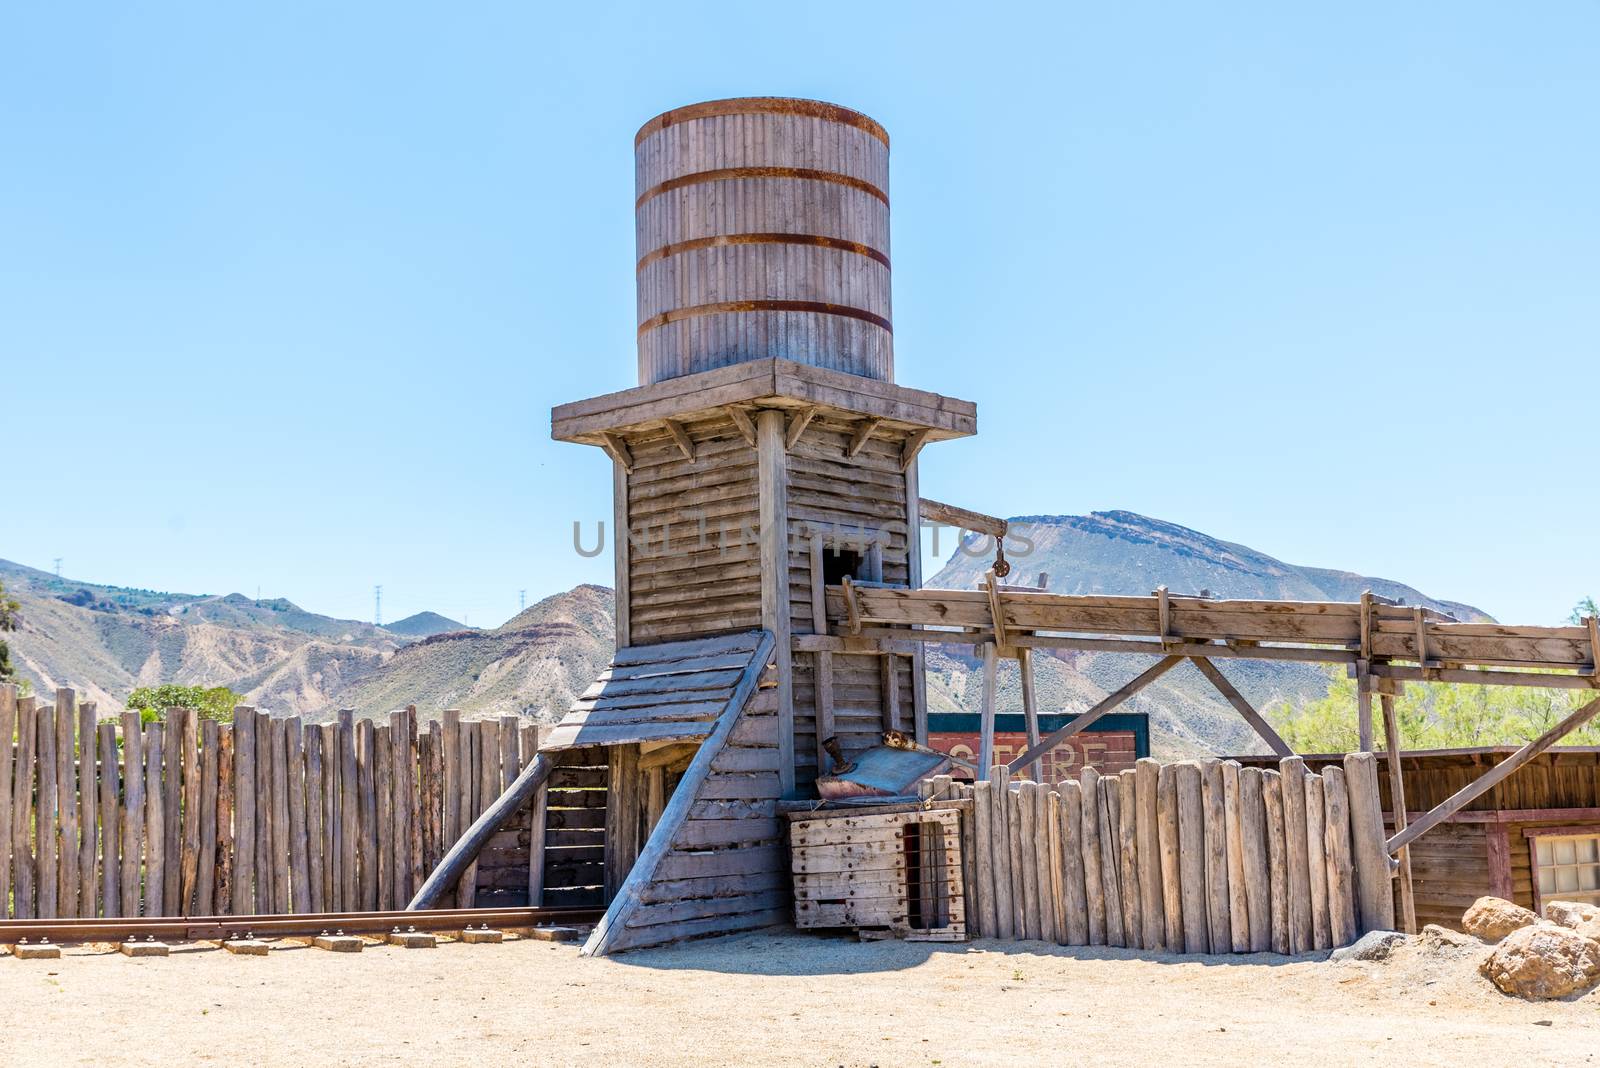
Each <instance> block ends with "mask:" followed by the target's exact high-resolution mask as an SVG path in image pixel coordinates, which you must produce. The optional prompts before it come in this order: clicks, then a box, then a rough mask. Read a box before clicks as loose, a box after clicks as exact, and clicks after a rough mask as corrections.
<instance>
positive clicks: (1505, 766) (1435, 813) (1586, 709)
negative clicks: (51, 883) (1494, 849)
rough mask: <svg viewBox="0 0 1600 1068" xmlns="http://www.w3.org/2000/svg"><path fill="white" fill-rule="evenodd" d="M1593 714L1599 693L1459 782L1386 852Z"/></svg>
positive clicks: (1473, 797) (1432, 824) (1411, 839)
mask: <svg viewBox="0 0 1600 1068" xmlns="http://www.w3.org/2000/svg"><path fill="white" fill-rule="evenodd" d="M1596 715H1600V697H1597V698H1595V699H1594V700H1593V701H1590V702H1589V703H1588V704H1586V705H1583V706H1582V707H1580V708H1578V709H1577V710H1575V711H1574V712H1573V713H1572V714H1571V715H1569V716H1567V718H1566V719H1564V720H1562V721H1561V722H1560V723H1557V724H1556V725H1555V726H1554V727H1551V728H1550V729H1549V730H1547V731H1545V732H1544V733H1543V734H1541V735H1539V737H1537V738H1535V739H1534V740H1533V741H1531V742H1529V743H1528V744H1527V745H1524V746H1523V747H1522V748H1521V749H1518V750H1517V751H1516V752H1515V753H1512V754H1511V755H1510V756H1508V757H1506V758H1505V759H1504V760H1502V761H1501V762H1500V763H1498V764H1496V765H1495V766H1494V767H1492V768H1490V769H1489V770H1488V771H1486V772H1484V773H1483V774H1482V775H1480V776H1479V777H1478V778H1477V779H1476V780H1474V781H1473V782H1470V783H1468V784H1467V785H1466V786H1463V787H1462V788H1461V789H1459V790H1457V791H1456V792H1455V793H1453V794H1451V795H1450V796H1449V797H1447V798H1445V800H1444V801H1442V802H1440V803H1439V804H1438V805H1435V806H1434V807H1433V808H1432V809H1430V810H1428V812H1427V813H1426V814H1425V815H1424V816H1423V817H1422V818H1421V819H1419V820H1417V822H1415V823H1413V824H1411V825H1410V826H1409V827H1407V828H1406V829H1405V830H1403V831H1401V832H1399V833H1398V834H1396V835H1395V836H1394V837H1392V838H1390V839H1389V842H1388V850H1389V852H1390V853H1391V854H1393V853H1396V852H1398V851H1399V850H1401V849H1404V848H1405V847H1406V846H1408V845H1410V844H1411V843H1412V842H1415V841H1416V840H1417V839H1418V838H1421V837H1422V836H1423V835H1425V834H1427V833H1428V832H1429V831H1431V830H1433V829H1434V828H1435V827H1437V826H1438V825H1439V824H1441V823H1443V822H1444V821H1445V820H1447V819H1449V818H1450V817H1451V816H1453V815H1455V814H1456V813H1457V812H1460V811H1461V810H1462V809H1463V808H1466V807H1467V806H1468V805H1470V804H1472V802H1473V801H1475V800H1477V799H1478V798H1480V797H1482V796H1483V795H1484V794H1486V793H1488V792H1489V791H1490V790H1492V789H1494V788H1495V786H1496V785H1497V784H1499V783H1501V782H1503V781H1505V779H1506V778H1508V777H1509V776H1510V775H1511V774H1512V772H1514V771H1516V770H1517V769H1518V768H1520V767H1522V765H1524V764H1526V763H1527V762H1528V761H1530V760H1532V759H1533V758H1534V757H1536V756H1538V755H1539V754H1540V753H1542V752H1544V751H1545V750H1546V749H1549V748H1550V747H1551V746H1552V745H1555V744H1556V743H1557V742H1559V741H1560V740H1561V739H1563V738H1565V737H1566V736H1567V735H1569V734H1571V733H1572V732H1573V731H1575V730H1577V729H1578V728H1579V727H1582V726H1583V725H1584V724H1585V723H1588V722H1589V721H1590V720H1592V719H1594V717H1595V716H1596Z"/></svg>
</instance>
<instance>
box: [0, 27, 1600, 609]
mask: <svg viewBox="0 0 1600 1068" xmlns="http://www.w3.org/2000/svg"><path fill="white" fill-rule="evenodd" d="M1597 41H1600V7H1597V6H1596V5H1594V4H1593V3H1587V2H1581V3H1580V2H1568V3H1559V2H1552V3H1546V4H1539V5H1522V6H1517V5H1504V4H1491V3H1418V4H1405V5H1393V4H1360V3H1352V4H1338V5H1326V6H1324V7H1322V8H1321V9H1320V10H1312V9H1310V8H1309V7H1308V6H1307V5H1279V4H1211V5H1177V4H1174V5H1146V4H1137V3H1130V4H1118V5H1103V4H1095V5H1087V4H1047V5H1039V6H1036V7H1024V6H1014V7H1006V8H982V7H978V6H973V5H961V6H951V7H947V8H940V7H938V6H935V5H928V4H919V5H916V6H915V7H905V8H901V7H896V6H893V5H887V4H860V3H856V4H850V5H830V4H822V3H808V4H805V5H792V4H791V5H775V4H761V5H756V4H748V3H745V4H730V5H682V4H660V3H653V4H646V5H616V6H607V5H602V4H588V5H578V6H571V5H552V6H551V7H549V8H544V7H537V6H535V5H531V4H505V5H496V4H462V5H437V6H413V5H403V4H394V3H384V4H366V5H363V4H342V5H337V8H336V9H331V8H326V7H325V6H324V5H300V4H292V3H278V4H273V5H260V6H258V7H256V8H255V9H254V10H247V9H246V8H244V7H243V6H242V5H213V4H194V5H162V4H156V5H138V6H137V9H135V8H134V7H133V6H127V5H111V4H105V5H87V4H83V5H80V4H71V5H66V4H60V5H43V4H30V5H20V4H17V5H11V6H9V7H8V8H7V9H6V11H5V13H4V14H0V119H3V125H0V138H3V141H0V384H3V388H4V392H3V394H0V396H3V397H4V401H5V406H6V410H7V422H8V429H9V435H8V442H7V445H6V448H5V455H6V458H7V461H8V462H7V463H6V475H5V482H6V486H7V490H8V496H9V502H8V505H7V507H6V509H5V513H4V515H5V518H4V519H0V556H3V557H5V558H9V559H14V560H18V561H21V562H23V563H27V564H31V565H34V566H38V567H46V568H48V567H49V566H50V565H51V561H52V559H53V558H55V557H62V558H63V559H64V564H63V568H64V571H65V573H68V574H70V575H73V576H77V577H81V578H85V579H91V580H95V581H103V582H112V583H117V584H123V585H137V586H145V587H150V588H158V589H174V590H183V591H189V592H215V593H223V592H228V591H232V590H239V591H242V592H245V593H248V594H254V593H255V591H256V589H257V587H259V588H260V590H261V592H262V594H263V595H264V596H287V597H290V598H292V599H294V600H296V601H298V602H300V603H301V604H304V605H305V606H307V607H309V608H312V609H314V610H316V611H321V612H326V613H330V614H335V615H345V616H354V617H368V618H369V617H370V615H371V610H372V586H373V585H374V584H375V583H382V584H383V585H384V603H385V616H386V618H391V619H392V618H398V617H399V616H401V615H404V614H408V613H410V612H413V611H417V610H420V609H424V608H427V609H434V610H437V611H440V612H444V613H446V614H448V615H452V616H454V617H456V618H458V619H459V618H462V617H467V618H468V620H469V621H470V622H472V623H474V624H493V623H498V622H500V621H501V620H503V619H504V618H506V617H507V616H508V615H510V614H511V613H513V612H514V611H515V610H516V607H517V596H518V591H519V590H521V589H526V590H527V591H528V598H529V600H530V601H532V600H533V599H534V598H536V597H538V596H541V595H544V594H547V593H550V592H553V591H556V590H559V589H564V588H566V587H568V586H570V585H572V584H574V583H576V582H579V581H600V582H607V581H609V570H610V569H609V562H608V561H607V560H606V559H605V558H599V559H594V560H585V559H582V558H579V557H578V556H576V555H575V554H574V553H573V551H572V548H571V543H572V530H571V525H572V522H573V520H574V519H580V520H584V521H585V522H586V524H588V525H591V526H590V529H592V523H593V522H594V521H595V520H598V519H601V518H603V517H605V516H608V515H609V493H610V479H609V475H608V461H606V460H605V459H604V457H603V456H602V454H600V453H599V452H598V451H596V450H593V449H585V448H582V447H579V446H574V445H562V444H556V443H553V442H551V441H550V440H549V409H550V407H551V406H552V405H553V404H556V403H560V402H562V401H566V400H573V399H577V398H581V397H585V396H589V395H592V394H596V393H601V392H606V391H609V390H613V389H620V388H625V387H627V386H630V385H633V384H634V379H633V375H634V367H635V364H634V325H635V324H634V304H633V301H634V293H633V285H634V282H633V263H634V249H633V232H632V201H633V184H632V183H633V170H632V166H633V165H632V138H633V132H634V130H635V129H636V128H637V127H638V126H639V125H640V124H641V123H642V122H643V121H644V120H646V119H648V118H649V117H651V116H652V115H654V114H656V113H657V112H659V111H662V110H665V109H667V108H669V107H674V106H677V105H680V104H684V103H689V102H692V101H696V100H701V99H710V98H715V97H723V96H733V95H749V94H771V95H795V96H809V97H819V98H823V99H827V100H832V101H836V102H838V103H842V104H846V105H849V106H852V107H856V108H859V109H861V110H863V111H866V112H867V113H868V114H870V115H872V116H874V117H875V118H877V119H878V120H880V121H881V122H883V124H884V125H885V126H887V127H888V129H889V131H890V134H891V136H892V138H893V151H892V156H891V160H892V176H893V177H892V195H893V205H894V208H893V221H894V272H895V290H894V305H895V328H896V350H897V351H896V361H897V374H898V376H899V380H900V381H901V382H902V383H904V384H907V385H912V386H917V387H921V388H927V389H935V390H938V391H940V392H943V393H948V394H952V395H955V396H959V397H964V398H968V399H971V400H974V401H976V402H978V405H979V425H980V433H979V435H978V436H977V437H976V438H973V439H970V440H967V441H963V442H959V443H950V444H942V445H938V446H934V447H932V448H930V449H928V450H927V451H926V452H924V454H923V457H924V458H923V461H922V484H923V490H924V492H925V493H926V494H927V495H928V496H931V497H937V498H940V499H942V500H947V501H951V502H954V503H960V504H963V505H967V506H969V507H973V508H978V509H981V510H984V511H989V512H997V513H1000V514H1003V515H1004V514H1012V515H1015V514H1028V513H1040V512H1063V513H1080V512H1084V511H1089V510H1095V509H1110V508H1128V509H1133V510H1135V511H1140V512H1144V513H1146V514H1149V515H1154V516H1158V517H1161V518H1164V519H1168V520H1171V521H1174V522H1179V523H1183V524H1185V525H1188V526H1192V527H1195V528H1197V529H1199V530H1202V531H1205V532H1207V533H1210V534H1214V535H1216V536H1218V537H1222V538H1226V539H1229V540H1234V541H1241V542H1245V543H1247V544H1250V545H1252V546H1254V547H1256V548H1258V549H1261V550H1263V551H1266V552H1269V553H1272V554H1274V555H1276V556H1279V557H1281V558H1283V559H1286V560H1289V561H1292V562H1295V563H1301V564H1313V565H1319V566H1328V567H1340V568H1347V569H1350V570H1357V571H1363V572H1366V573H1369V574H1380V575H1384V576H1387V577H1391V578H1396V579H1400V580H1402V581H1406V582H1409V583H1412V584H1413V585H1416V586H1418V587H1420V588H1421V589H1423V590H1424V591H1426V592H1427V593H1429V594H1431V595H1433V596H1437V597H1448V598H1454V599H1460V600H1466V601H1470V602H1473V603H1475V604H1478V605H1480V606H1482V607H1483V608H1485V609H1487V610H1488V611H1490V612H1492V613H1494V614H1496V615H1497V616H1499V617H1500V618H1502V619H1506V620H1511V621H1519V622H1529V623H1545V622H1552V621H1555V620H1558V619H1560V618H1561V617H1563V616H1564V615H1565V614H1566V612H1567V610H1568V609H1569V608H1570V606H1571V605H1572V603H1573V602H1574V601H1575V600H1576V599H1577V598H1578V596H1580V595H1581V594H1584V593H1587V592H1595V593H1596V594H1600V551H1597V536H1596V531H1597V530H1600V494H1597V493H1596V492H1595V491H1594V481H1595V472H1596V460H1595V444H1594V442H1595V432H1596V429H1597V426H1600V418H1597V412H1600V329H1597V317H1596V312H1597V295H1600V198H1597V197H1596V193H1595V191H1596V190H1597V189H1600V138H1597V137H1596V114H1597V112H1600V45H1597V44H1596V42H1597Z"/></svg>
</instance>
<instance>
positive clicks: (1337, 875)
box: [1322, 764, 1360, 946]
mask: <svg viewBox="0 0 1600 1068" xmlns="http://www.w3.org/2000/svg"><path fill="white" fill-rule="evenodd" d="M1322 790H1323V833H1324V835H1325V845H1324V852H1325V853H1326V854H1327V860H1328V922H1329V934H1330V937H1331V940H1332V942H1333V944H1334V945H1335V946H1347V945H1349V944H1350V943H1352V942H1354V941H1355V940H1356V939H1357V938H1358V937H1360V932H1359V930H1358V928H1357V926H1356V913H1355V882H1354V880H1355V871H1354V868H1353V867H1352V865H1351V862H1350V800H1349V795H1348V793H1347V791H1346V789H1345V781H1344V768H1342V767H1340V766H1338V765H1334V764H1330V765H1328V766H1327V767H1325V768H1323V769H1322Z"/></svg>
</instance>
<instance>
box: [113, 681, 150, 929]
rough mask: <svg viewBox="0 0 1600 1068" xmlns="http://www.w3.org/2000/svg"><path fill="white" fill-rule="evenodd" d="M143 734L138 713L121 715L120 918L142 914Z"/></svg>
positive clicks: (143, 838)
mask: <svg viewBox="0 0 1600 1068" xmlns="http://www.w3.org/2000/svg"><path fill="white" fill-rule="evenodd" d="M144 810H145V805H144V735H143V731H142V730H141V728H140V725H139V713H137V712H124V713H123V714H122V864H121V877H120V879H119V880H118V881H119V883H120V887H119V890H118V897H120V898H121V901H122V915H124V916H138V915H141V914H142V909H143V903H144V887H143V885H142V880H141V876H142V874H143V863H142V861H143V858H144V850H145V833H144Z"/></svg>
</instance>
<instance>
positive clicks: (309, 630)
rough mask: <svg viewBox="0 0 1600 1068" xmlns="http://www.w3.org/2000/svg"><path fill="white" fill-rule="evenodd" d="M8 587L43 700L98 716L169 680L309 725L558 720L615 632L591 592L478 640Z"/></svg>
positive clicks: (254, 609) (29, 585)
mask: <svg viewBox="0 0 1600 1068" xmlns="http://www.w3.org/2000/svg"><path fill="white" fill-rule="evenodd" d="M0 582H3V583H4V585H5V587H6V590H7V592H8V593H9V594H10V595H12V596H15V597H16V599H17V600H18V601H19V602H20V604H21V606H22V619H23V624H22V629H21V630H19V631H18V632H17V633H15V634H12V635H9V636H8V638H9V644H10V646H11V651H12V660H13V662H14V664H15V665H16V667H17V669H18V671H19V672H20V673H21V675H22V677H23V678H24V679H26V680H27V681H28V682H30V683H31V684H32V685H33V686H34V687H35V688H36V689H38V690H41V691H48V690H50V689H53V688H54V687H56V686H58V685H70V686H74V687H76V688H77V689H78V691H79V692H80V694H81V696H83V697H85V698H87V699H90V700H93V701H95V702H97V703H98V704H99V706H100V710H101V712H102V714H112V713H116V712H120V711H121V710H122V707H123V705H122V702H123V701H125V700H126V699H127V696H128V694H129V693H131V692H132V691H133V690H134V689H135V688H137V687H139V686H149V685H156V684H160V683H168V682H173V683H181V684H194V685H208V686H218V685H221V686H228V687H230V688H231V689H233V690H235V691H237V692H238V693H241V694H243V695H244V697H245V699H246V700H247V701H248V702H250V703H251V704H255V705H257V706H258V707H262V708H270V709H273V710H275V711H294V712H299V713H301V714H303V715H306V716H310V717H313V718H321V717H323V716H327V715H331V714H332V713H333V712H334V711H335V710H337V709H339V708H341V707H355V708H360V709H363V710H372V709H382V708H393V707H397V706H400V705H405V704H416V705H417V706H418V708H419V710H421V711H423V712H424V713H425V714H429V715H432V714H436V713H437V712H438V711H439V710H440V709H443V708H445V707H447V706H455V707H460V708H462V709H464V710H466V711H469V712H489V713H508V712H514V713H519V714H525V715H533V716H544V717H550V716H553V715H556V714H558V713H559V712H560V711H561V710H564V709H565V707H566V705H567V704H568V703H569V702H570V699H571V695H572V693H573V691H574V690H581V689H583V688H584V687H585V686H587V685H588V683H589V680H590V679H591V678H592V677H593V676H594V674H596V673H597V672H598V671H599V670H600V668H601V667H603V666H604V664H605V662H606V661H607V660H608V659H609V657H610V653H611V639H612V634H613V629H612V627H613V624H612V622H611V611H612V602H611V592H610V591H609V590H606V589H603V588H601V587H594V586H580V587H578V588H577V589H575V590H571V591H569V592H567V593H564V594H558V595H556V596H555V597H552V598H549V599H547V600H545V601H542V602H540V603H539V604H537V605H534V606H533V607H531V608H529V609H528V610H527V611H526V612H523V613H522V614H520V615H518V616H517V617H516V618H514V619H512V620H510V621H508V622H507V623H506V624H505V625H504V626H502V627H500V628H497V629H496V630H493V631H479V630H471V629H468V628H465V627H463V626H462V625H460V624H458V623H456V622H455V621H454V620H450V619H447V618H445V617H444V616H441V615H438V614H436V613H432V612H424V613H419V614H418V615H416V616H412V617H410V618H408V619H405V620H401V621H400V622H398V623H395V624H391V625H390V626H386V627H377V626H374V625H372V624H370V623H362V622H358V621H355V620H347V619H334V618H332V617H329V616H322V615H318V614H317V613H314V612H309V611H306V610H305V609H303V608H300V607H299V606H298V605H295V604H294V603H293V602H290V601H287V600H281V599H278V600H270V601H268V600H263V601H256V600H252V599H251V598H248V597H244V596H243V595H240V594H228V595H225V596H206V595H193V594H174V593H163V592H159V591H154V590H142V589H133V588H128V587H119V586H106V585H100V584H96V583H88V582H79V581H75V580H71V579H66V578H57V577H56V576H55V575H53V574H50V573H49V572H46V571H40V570H37V569H35V568H30V567H25V566H23V565H21V564H14V563H11V562H9V561H3V560H0ZM402 654H406V655H402Z"/></svg>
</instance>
